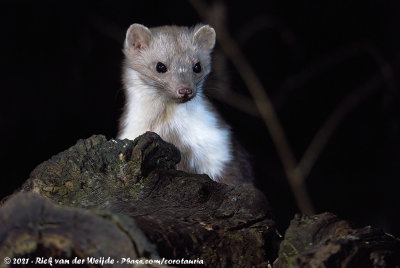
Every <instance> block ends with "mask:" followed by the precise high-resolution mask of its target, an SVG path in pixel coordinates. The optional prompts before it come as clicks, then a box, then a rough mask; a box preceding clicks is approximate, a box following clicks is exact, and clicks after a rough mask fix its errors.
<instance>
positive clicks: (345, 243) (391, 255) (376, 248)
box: [274, 213, 400, 268]
mask: <svg viewBox="0 0 400 268" xmlns="http://www.w3.org/2000/svg"><path fill="white" fill-rule="evenodd" d="M283 267H285V268H286V267H360V268H367V267H400V240H399V239H397V238H395V237H393V236H391V235H389V234H386V233H384V232H383V231H381V230H379V229H375V228H372V227H370V226H367V227H364V228H361V229H356V228H353V227H352V226H351V224H349V223H348V222H346V221H343V220H340V219H338V218H337V217H336V216H335V215H333V214H331V213H323V214H319V215H315V216H312V217H308V216H300V215H296V216H295V218H294V219H293V220H292V221H291V223H290V226H289V228H288V229H287V231H286V234H285V239H284V240H283V242H282V243H281V245H280V250H279V258H278V259H277V261H276V262H275V264H274V268H283Z"/></svg>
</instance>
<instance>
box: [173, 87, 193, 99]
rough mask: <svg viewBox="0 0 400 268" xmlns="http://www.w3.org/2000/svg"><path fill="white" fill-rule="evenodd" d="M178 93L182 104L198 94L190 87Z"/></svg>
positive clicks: (180, 89) (181, 89)
mask: <svg viewBox="0 0 400 268" xmlns="http://www.w3.org/2000/svg"><path fill="white" fill-rule="evenodd" d="M176 93H177V96H178V99H179V101H180V102H187V101H189V100H191V99H192V98H193V97H194V96H195V94H196V92H195V90H193V89H192V88H190V87H183V88H179V89H178V90H177V91H176Z"/></svg>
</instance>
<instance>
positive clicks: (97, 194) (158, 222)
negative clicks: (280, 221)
mask: <svg viewBox="0 0 400 268" xmlns="http://www.w3.org/2000/svg"><path fill="white" fill-rule="evenodd" d="M179 160H180V155H179V151H178V150H177V149H176V148H175V147H174V146H173V145H171V144H168V143H166V142H164V141H162V140H161V139H160V137H159V136H158V135H156V134H154V133H146V134H145V135H143V136H141V137H139V138H137V139H136V140H135V141H129V140H109V141H107V140H106V139H105V137H103V136H93V137H91V138H89V139H86V140H80V141H78V143H77V144H76V145H75V146H73V147H71V148H70V149H68V150H66V151H65V152H62V153H60V154H58V155H56V156H54V157H52V158H51V159H50V160H48V161H46V162H44V163H42V164H41V165H39V166H38V167H37V168H36V169H35V170H34V171H33V172H32V173H31V176H30V178H29V179H28V180H27V181H26V183H25V184H24V185H23V186H22V189H21V192H22V193H19V194H17V195H16V196H14V197H12V198H10V199H9V200H5V204H4V205H3V207H2V208H1V210H0V217H1V218H0V219H1V224H2V225H3V227H4V228H2V230H1V231H0V238H1V239H0V241H7V242H6V243H4V242H2V243H0V249H1V250H0V252H6V253H7V256H8V257H13V256H34V255H38V256H41V255H40V254H42V255H45V256H48V255H52V254H53V253H56V255H57V254H59V255H60V254H63V255H62V256H66V257H69V258H71V257H74V256H78V255H79V257H81V258H84V257H87V256H93V254H94V255H96V256H104V257H109V256H114V257H115V258H117V257H118V258H128V257H129V258H131V259H132V258H139V257H143V258H158V257H161V258H162V257H165V258H169V259H181V258H185V259H193V260H196V259H202V260H204V262H205V263H206V264H207V265H208V266H212V267H230V266H232V267H246V266H249V265H250V266H251V265H258V264H260V263H266V262H267V261H268V260H271V261H273V260H274V258H275V257H276V252H277V241H278V236H277V234H276V231H275V228H274V222H273V220H272V215H271V213H270V206H269V204H268V202H267V201H266V199H265V197H264V196H263V195H262V194H261V193H260V192H259V191H258V190H257V189H255V188H254V187H253V186H252V185H240V186H238V187H236V188H234V187H232V186H228V185H224V184H219V183H216V182H214V181H212V180H210V179H209V177H208V176H206V175H194V174H187V173H185V172H181V171H177V170H175V169H174V167H175V165H176V163H178V162H179ZM26 192H34V193H37V194H39V195H41V196H43V197H46V198H48V199H51V200H52V201H53V202H54V203H55V204H57V205H55V204H51V203H50V201H48V200H46V199H43V198H39V197H37V196H35V195H33V194H27V193H26ZM15 210H18V213H17V214H13V211H15ZM15 226H21V227H22V230H24V231H23V232H21V231H20V229H19V228H15ZM74 228H77V229H76V230H75V229H74ZM85 230H89V232H87V233H85ZM77 236H78V237H77ZM94 237H95V238H94ZM16 238H18V240H17V239H16ZM21 239H24V241H28V242H29V243H28V242H27V243H28V244H29V245H30V247H25V246H24V245H23V244H21V243H20V242H19V241H21ZM48 241H53V242H48ZM88 241H90V242H88ZM115 247H117V248H122V249H124V250H121V252H119V251H118V252H117V251H115ZM113 249H114V250H113ZM1 254H3V253H1ZM1 257H3V256H1Z"/></svg>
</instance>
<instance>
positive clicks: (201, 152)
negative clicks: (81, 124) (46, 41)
mask: <svg viewBox="0 0 400 268" xmlns="http://www.w3.org/2000/svg"><path fill="white" fill-rule="evenodd" d="M215 37H216V34H215V31H214V29H213V28H212V27H210V26H208V25H196V26H194V27H192V28H189V27H180V26H162V27H155V28H147V27H145V26H143V25H141V24H133V25H131V26H130V27H129V29H128V31H127V35H126V39H125V44H124V54H125V61H124V66H123V69H124V73H123V83H124V86H125V89H126V97H127V102H126V106H125V110H124V113H123V116H122V118H121V122H120V131H119V138H129V139H134V138H136V137H137V136H139V135H141V134H143V133H144V132H146V131H153V132H156V133H157V134H159V135H160V136H161V137H162V138H163V139H164V140H166V141H168V142H171V143H173V144H174V145H175V146H177V147H178V149H179V150H180V151H181V158H182V160H181V162H180V163H179V164H178V166H177V167H178V169H181V170H185V171H188V172H193V173H206V174H208V175H209V176H210V177H211V178H212V179H213V180H216V181H219V182H223V183H227V184H232V185H235V184H239V183H244V182H250V181H251V180H252V176H251V172H250V165H249V164H248V161H247V157H246V156H245V153H244V151H243V150H241V149H240V148H238V146H237V145H236V144H237V142H236V141H235V140H234V139H233V138H232V135H231V132H230V129H229V127H228V126H227V125H226V124H225V123H224V122H223V120H221V119H220V117H219V116H218V114H217V113H216V111H215V110H214V108H213V107H212V105H211V104H210V103H209V101H208V100H207V99H206V97H205V96H204V95H203V94H202V87H203V83H204V80H205V78H206V77H207V75H208V74H209V73H210V71H211V52H212V49H213V47H214V45H215V39H216V38H215ZM159 63H162V64H163V65H164V66H165V67H166V70H167V71H165V72H159V70H158V69H157V68H156V66H157V65H158V64H159ZM196 63H199V64H200V65H201V71H199V72H196V71H195V70H194V65H196ZM181 91H182V92H189V93H188V94H186V93H185V94H184V95H182V93H181Z"/></svg>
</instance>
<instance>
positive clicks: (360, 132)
mask: <svg viewBox="0 0 400 268" xmlns="http://www.w3.org/2000/svg"><path fill="white" fill-rule="evenodd" d="M209 3H212V2H211V1H209ZM261 3H262V4H261ZM225 4H226V7H227V10H226V14H227V20H226V22H227V25H226V26H227V27H228V29H229V31H230V33H231V34H232V35H233V37H234V38H235V39H236V40H237V41H238V42H239V43H240V45H241V50H242V51H243V53H244V54H245V56H246V58H247V59H248V61H249V62H250V64H251V65H252V66H253V68H254V69H255V71H256V73H257V75H258V76H259V77H260V79H261V81H262V83H263V85H264V86H265V88H266V89H267V91H268V94H269V95H270V96H271V99H272V101H273V103H274V105H275V107H276V109H277V113H278V116H279V118H280V120H281V122H282V125H283V127H284V129H285V131H286V134H287V137H288V140H289V142H290V145H291V147H292V149H293V151H294V153H295V155H296V157H297V158H298V159H300V157H301V156H302V154H303V152H304V150H305V149H306V148H307V146H308V145H309V143H310V141H311V140H312V138H313V136H314V135H315V133H316V131H317V130H318V129H319V127H320V126H321V125H322V124H323V123H324V122H325V120H326V119H327V118H328V117H329V115H330V114H331V113H332V112H333V111H334V110H335V109H336V108H337V107H338V106H340V103H341V101H343V100H344V99H346V98H347V97H348V96H349V94H351V93H352V92H354V90H357V89H360V88H361V90H362V86H363V85H367V86H368V85H370V84H371V83H372V82H371V78H372V77H374V76H375V77H376V78H377V80H372V81H375V82H376V85H372V86H371V87H372V90H373V91H372V93H370V94H369V95H367V93H365V94H366V96H365V97H364V98H363V99H362V101H360V103H359V104H358V105H356V106H354V107H351V109H350V112H349V113H347V114H346V115H345V118H344V120H342V121H341V122H340V124H339V126H338V128H336V129H335V130H334V132H333V136H332V138H331V139H330V140H329V142H328V144H327V146H326V147H325V148H324V150H323V152H322V154H321V156H320V157H319V158H318V160H317V162H316V164H315V166H314V167H313V169H312V170H311V173H310V175H309V176H308V178H307V188H308V190H309V193H310V196H311V199H312V202H313V204H314V206H315V207H316V210H317V212H323V211H331V212H334V213H336V214H338V215H339V216H340V217H342V218H345V219H350V220H352V221H353V222H355V223H357V224H359V225H361V226H364V225H373V226H376V227H380V228H383V229H384V230H385V231H387V232H391V233H393V234H395V235H399V234H400V227H399V224H400V221H399V217H398V213H399V209H398V208H399V207H400V202H399V197H398V195H399V185H400V184H399V182H398V181H399V179H400V176H399V175H400V166H399V164H400V153H399V152H400V142H399V140H400V123H399V119H400V118H399V115H400V113H399V94H398V93H399V92H398V91H399V86H398V83H399V81H398V78H399V72H400V71H399V63H400V54H399V52H400V51H399V48H400V30H399V29H400V28H399V26H400V19H399V15H400V13H399V11H400V9H399V4H398V1H395V0H392V1H378V0H374V1H373V0H366V1H348V0H338V1H320V0H308V1H305V0H303V1H298V0H284V1H244V2H234V1H229V2H228V1H227V2H226V3H225ZM0 14H1V16H0V17H1V24H0V25H1V26H0V27H1V28H0V29H1V31H0V34H1V46H0V48H1V50H0V51H1V52H0V53H1V54H0V55H1V58H0V59H1V65H2V71H1V80H0V83H1V84H0V85H1V87H0V90H1V97H0V109H1V113H0V124H1V125H0V128H1V131H0V133H1V161H0V163H1V186H2V187H1V190H0V198H1V197H4V196H6V195H8V194H11V193H12V192H13V190H14V189H16V188H17V187H19V186H21V184H22V183H23V182H24V181H25V180H26V179H27V178H28V176H29V173H30V171H32V170H33V169H34V167H35V166H36V165H38V164H39V163H41V162H42V161H44V160H47V159H49V158H50V157H51V156H52V155H54V154H56V153H58V152H61V151H63V150H65V149H67V148H68V147H70V146H72V145H73V144H74V143H75V142H76V141H77V140H78V139H80V138H87V137H89V136H91V135H92V134H104V135H106V136H107V137H108V138H111V137H115V136H116V133H117V127H118V119H119V116H120V114H121V111H122V105H123V101H124V95H123V91H122V85H121V80H120V73H121V61H122V52H121V47H122V42H123V40H124V35H125V30H126V29H127V28H128V26H129V25H130V24H132V23H135V22H138V23H142V24H145V25H147V26H158V25H163V24H177V25H193V24H196V23H198V22H200V21H201V19H200V17H199V16H198V14H197V13H196V11H195V10H194V9H193V8H192V6H191V5H190V3H189V2H187V1H92V2H88V1H80V2H78V1H48V2H46V1H1V3H0ZM263 21H264V22H265V21H267V22H269V23H267V24H266V25H264V26H262V27H259V28H257V26H260V24H261V25H262V23H260V22H263ZM249 29H250V31H249ZM252 30H254V32H253V31H252ZM217 34H218V33H217ZM246 36H247V37H246ZM244 37H246V38H244ZM219 49H220V47H219V46H218V45H217V47H216V50H217V51H218V50H219ZM226 73H227V76H226V80H227V81H228V80H229V83H230V85H231V87H232V90H235V91H236V92H239V93H241V94H244V95H246V96H250V95H249V93H248V91H247V89H246V87H245V86H244V84H243V82H242V81H241V79H240V76H239V74H238V72H237V70H235V68H233V66H231V65H230V64H228V66H227V67H226ZM382 73H383V74H384V75H382ZM361 92H363V91H361ZM211 95H212V94H211ZM361 95H363V94H361ZM213 102H214V103H215V104H216V105H217V107H218V109H219V111H220V112H221V113H222V115H223V116H224V118H225V119H226V120H227V121H228V122H229V123H230V124H231V125H232V128H233V130H234V132H235V133H236V135H237V136H238V138H239V140H240V141H241V142H242V143H243V145H244V146H245V147H246V148H247V150H248V151H249V152H250V154H251V155H252V162H253V164H254V169H255V173H256V176H257V186H258V187H259V188H260V189H261V190H262V191H263V192H264V193H265V194H266V195H267V197H268V199H269V200H270V202H271V203H272V206H273V207H274V210H275V211H274V213H275V215H276V217H277V223H278V227H279V229H280V230H281V231H283V230H284V229H285V228H286V227H287V225H288V223H289V220H290V219H291V218H292V217H293V215H294V213H296V212H298V209H297V206H296V203H295V201H294V198H293V195H292V192H291V190H290V188H289V186H288V183H287V181H286V178H285V175H284V172H283V170H282V166H281V164H280V161H279V158H278V156H277V154H276V151H275V147H274V145H273V143H272V142H271V139H270V136H269V134H268V131H267V129H266V127H265V125H264V123H263V121H262V120H261V119H260V118H259V117H257V116H250V115H248V114H245V113H242V112H240V111H238V110H236V109H235V108H232V107H231V106H229V105H227V104H225V103H224V102H223V101H219V100H215V99H213Z"/></svg>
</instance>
